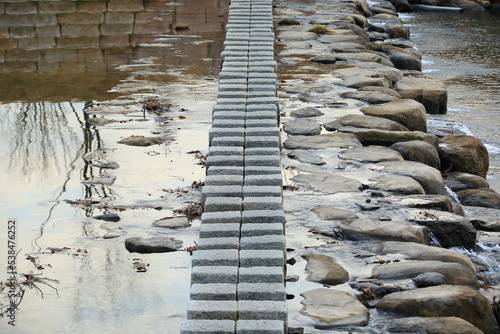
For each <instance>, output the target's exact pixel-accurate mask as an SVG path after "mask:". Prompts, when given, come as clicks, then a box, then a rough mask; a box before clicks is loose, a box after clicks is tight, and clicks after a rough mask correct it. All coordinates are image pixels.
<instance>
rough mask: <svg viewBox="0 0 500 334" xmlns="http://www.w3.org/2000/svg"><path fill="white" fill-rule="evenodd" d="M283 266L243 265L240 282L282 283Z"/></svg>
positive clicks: (240, 271)
mask: <svg viewBox="0 0 500 334" xmlns="http://www.w3.org/2000/svg"><path fill="white" fill-rule="evenodd" d="M283 281H284V273H283V267H243V268H240V270H239V279H238V282H239V283H281V284H283Z"/></svg>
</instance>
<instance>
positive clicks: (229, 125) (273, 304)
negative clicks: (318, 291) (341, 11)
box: [181, 0, 287, 334]
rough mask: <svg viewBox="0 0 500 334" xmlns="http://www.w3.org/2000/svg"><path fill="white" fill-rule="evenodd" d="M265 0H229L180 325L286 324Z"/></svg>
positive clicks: (200, 329)
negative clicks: (199, 216)
mask: <svg viewBox="0 0 500 334" xmlns="http://www.w3.org/2000/svg"><path fill="white" fill-rule="evenodd" d="M271 3H272V1H271V0H232V1H231V5H230V8H229V19H228V24H227V27H226V28H227V33H226V41H225V44H224V51H223V53H222V57H223V64H222V70H221V72H220V75H219V91H218V96H217V103H216V105H215V107H214V108H213V123H212V128H211V130H210V135H209V139H210V150H209V155H208V158H207V161H206V163H207V177H206V180H205V186H204V188H203V205H204V214H203V216H202V219H201V228H200V239H199V241H198V250H197V251H196V252H194V253H193V257H192V266H193V269H192V276H191V283H192V286H191V300H190V302H189V305H188V315H187V318H188V320H186V321H184V323H183V325H182V329H181V333H183V334H188V333H219V334H222V333H241V334H243V333H269V334H271V333H272V334H274V333H276V334H277V333H285V329H286V326H287V306H286V293H285V285H284V276H285V274H284V267H285V237H284V223H285V219H284V212H283V206H282V201H283V200H282V175H281V162H280V151H279V147H280V140H279V133H280V130H279V127H278V98H277V97H276V62H275V60H274V54H273V51H274V32H273V21H272V5H271Z"/></svg>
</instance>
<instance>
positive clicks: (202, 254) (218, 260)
mask: <svg viewBox="0 0 500 334" xmlns="http://www.w3.org/2000/svg"><path fill="white" fill-rule="evenodd" d="M248 252H251V251H248ZM254 252H261V251H254ZM249 255H251V254H249ZM255 255H256V256H260V257H258V258H257V259H260V258H262V259H261V262H262V263H267V262H271V259H270V258H269V259H268V258H265V257H264V254H260V253H255ZM268 256H273V257H274V256H276V254H269V255H268ZM238 257H239V252H238V250H237V249H210V250H197V251H195V252H193V255H192V259H191V263H192V265H193V267H194V266H238V261H239V260H238ZM266 261H267V262H266ZM254 262H255V263H257V264H258V263H261V262H259V261H254Z"/></svg>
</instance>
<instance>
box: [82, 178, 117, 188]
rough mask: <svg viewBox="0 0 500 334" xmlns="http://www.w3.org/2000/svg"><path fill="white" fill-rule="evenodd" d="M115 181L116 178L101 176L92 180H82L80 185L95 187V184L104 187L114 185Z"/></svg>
mask: <svg viewBox="0 0 500 334" xmlns="http://www.w3.org/2000/svg"><path fill="white" fill-rule="evenodd" d="M115 181H116V176H114V175H103V176H99V177H95V178H93V179H89V180H83V181H82V184H84V185H89V186H91V185H96V184H99V185H105V186H112V185H113V183H115Z"/></svg>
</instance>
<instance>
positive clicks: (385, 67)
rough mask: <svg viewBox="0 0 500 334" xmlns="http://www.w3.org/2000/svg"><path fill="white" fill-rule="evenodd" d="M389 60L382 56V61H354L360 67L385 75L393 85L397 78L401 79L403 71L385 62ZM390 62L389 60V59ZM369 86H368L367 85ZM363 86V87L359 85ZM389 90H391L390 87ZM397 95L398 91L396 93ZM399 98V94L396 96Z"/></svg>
mask: <svg viewBox="0 0 500 334" xmlns="http://www.w3.org/2000/svg"><path fill="white" fill-rule="evenodd" d="M387 61H389V60H388V59H386V58H382V63H374V62H366V63H363V62H361V63H356V65H357V66H358V67H360V68H363V69H367V70H371V71H373V72H375V73H377V74H378V75H379V76H383V77H385V78H386V79H387V80H389V82H392V84H393V85H394V84H395V83H396V82H398V81H399V80H401V79H403V72H402V71H401V70H399V69H397V68H395V67H394V65H393V64H392V63H390V64H386V62H387ZM389 62H390V61H389ZM368 87H369V86H368ZM361 88H363V87H361ZM386 89H388V88H386ZM390 91H393V90H392V89H390ZM398 95H399V93H398ZM397 97H399V98H401V96H397Z"/></svg>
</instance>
